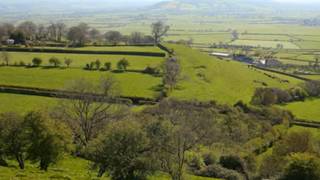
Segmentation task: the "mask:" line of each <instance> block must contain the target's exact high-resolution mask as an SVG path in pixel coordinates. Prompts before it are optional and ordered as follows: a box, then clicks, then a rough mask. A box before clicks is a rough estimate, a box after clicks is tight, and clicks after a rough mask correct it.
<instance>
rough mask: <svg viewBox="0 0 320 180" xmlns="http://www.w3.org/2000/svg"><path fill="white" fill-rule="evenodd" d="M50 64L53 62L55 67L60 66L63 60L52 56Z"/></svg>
mask: <svg viewBox="0 0 320 180" xmlns="http://www.w3.org/2000/svg"><path fill="white" fill-rule="evenodd" d="M49 64H52V65H53V66H54V67H58V66H60V65H61V61H60V60H59V59H58V58H56V57H52V58H50V59H49Z"/></svg>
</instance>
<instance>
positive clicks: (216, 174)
mask: <svg viewBox="0 0 320 180" xmlns="http://www.w3.org/2000/svg"><path fill="white" fill-rule="evenodd" d="M196 175H198V176H204V177H211V178H221V179H226V180H243V179H244V177H243V176H241V174H240V173H238V172H236V171H234V170H229V169H226V168H223V167H221V166H220V165H210V166H206V167H205V168H202V169H201V170H200V171H197V173H196Z"/></svg>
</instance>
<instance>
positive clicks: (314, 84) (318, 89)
mask: <svg viewBox="0 0 320 180" xmlns="http://www.w3.org/2000/svg"><path fill="white" fill-rule="evenodd" d="M303 88H304V89H305V91H306V92H307V93H308V94H309V96H312V97H317V96H320V81H308V82H306V83H305V84H304V85H303Z"/></svg>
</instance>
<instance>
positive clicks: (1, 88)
mask: <svg viewBox="0 0 320 180" xmlns="http://www.w3.org/2000/svg"><path fill="white" fill-rule="evenodd" d="M0 92H2V93H12V94H24V95H34V96H42V97H54V98H65V99H70V98H77V97H79V96H80V95H79V94H77V93H76V92H68V91H62V90H54V89H45V88H33V87H22V86H10V85H0ZM88 96H91V97H92V98H93V99H94V100H96V101H109V102H111V103H122V104H127V105H132V104H133V105H153V104H156V103H157V101H156V100H154V99H151V98H144V97H129V96H122V97H119V98H117V99H111V100H110V99H104V98H103V97H104V96H103V95H99V94H88Z"/></svg>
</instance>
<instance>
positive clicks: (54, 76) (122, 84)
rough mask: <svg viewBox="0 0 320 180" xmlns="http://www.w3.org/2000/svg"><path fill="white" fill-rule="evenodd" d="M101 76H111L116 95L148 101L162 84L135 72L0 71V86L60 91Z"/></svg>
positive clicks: (151, 77)
mask: <svg viewBox="0 0 320 180" xmlns="http://www.w3.org/2000/svg"><path fill="white" fill-rule="evenodd" d="M102 76H113V77H114V78H115V79H116V80H117V82H118V86H119V89H120V91H121V93H120V94H121V95H123V96H139V97H150V98H152V97H155V96H156V95H157V94H158V92H157V88H158V86H159V85H161V83H162V81H161V78H160V77H154V76H152V75H148V74H143V73H136V72H125V73H112V72H102V71H86V70H83V69H43V68H23V67H1V68H0V84H4V85H17V86H28V87H41V88H52V89H63V88H64V87H65V85H66V84H67V83H68V82H70V81H71V80H74V79H78V78H86V79H89V80H92V81H93V82H98V81H99V79H100V78H101V77H102Z"/></svg>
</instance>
